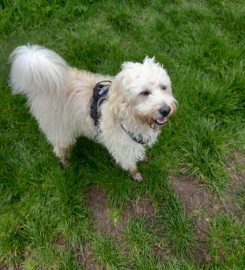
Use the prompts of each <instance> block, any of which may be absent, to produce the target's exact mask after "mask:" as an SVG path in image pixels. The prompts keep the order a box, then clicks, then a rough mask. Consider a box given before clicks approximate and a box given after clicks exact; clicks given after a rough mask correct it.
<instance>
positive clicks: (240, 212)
mask: <svg viewBox="0 0 245 270" xmlns="http://www.w3.org/2000/svg"><path fill="white" fill-rule="evenodd" d="M227 168H228V171H229V175H230V183H229V185H228V187H227V188H226V190H225V193H224V196H223V197H222V198H221V202H222V209H223V211H226V212H230V213H232V214H233V215H234V216H235V217H237V218H238V219H240V220H244V209H242V207H241V206H240V205H239V204H238V203H237V200H236V197H237V194H238V192H239V191H240V189H241V187H242V186H244V185H245V155H244V154H241V153H237V152H236V153H234V155H233V156H232V157H230V158H229V160H228V162H227Z"/></svg>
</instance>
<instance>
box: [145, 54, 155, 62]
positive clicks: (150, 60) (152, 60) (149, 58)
mask: <svg viewBox="0 0 245 270" xmlns="http://www.w3.org/2000/svg"><path fill="white" fill-rule="evenodd" d="M154 63H156V59H155V56H153V57H149V56H147V55H146V56H145V59H144V61H143V64H154Z"/></svg>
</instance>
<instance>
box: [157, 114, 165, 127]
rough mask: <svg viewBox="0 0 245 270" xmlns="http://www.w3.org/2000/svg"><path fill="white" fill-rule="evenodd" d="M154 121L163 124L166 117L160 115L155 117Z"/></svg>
mask: <svg viewBox="0 0 245 270" xmlns="http://www.w3.org/2000/svg"><path fill="white" fill-rule="evenodd" d="M156 122H157V124H158V125H163V124H164V123H165V122H166V119H165V117H163V116H161V117H159V118H157V119H156Z"/></svg>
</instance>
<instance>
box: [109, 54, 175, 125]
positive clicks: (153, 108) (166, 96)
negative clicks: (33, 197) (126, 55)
mask: <svg viewBox="0 0 245 270" xmlns="http://www.w3.org/2000/svg"><path fill="white" fill-rule="evenodd" d="M111 98H112V100H113V109H114V111H115V113H117V114H119V115H120V117H125V114H126V115H128V116H130V117H133V116H134V118H135V119H136V120H137V121H140V122H141V123H144V124H146V123H147V124H148V125H150V126H157V127H161V126H163V125H164V124H165V123H166V122H167V120H168V118H169V117H170V116H171V115H172V114H173V113H174V112H175V110H176V103H177V102H176V100H175V98H174V97H173V95H172V88H171V80H170V78H169V76H168V74H167V72H166V70H165V69H164V68H163V67H162V66H161V65H160V64H158V63H156V62H155V59H154V58H148V57H146V58H145V59H144V61H143V64H141V63H133V62H125V63H124V64H123V65H122V70H121V72H120V73H119V74H118V75H117V76H116V77H115V80H114V81H113V85H112V93H111Z"/></svg>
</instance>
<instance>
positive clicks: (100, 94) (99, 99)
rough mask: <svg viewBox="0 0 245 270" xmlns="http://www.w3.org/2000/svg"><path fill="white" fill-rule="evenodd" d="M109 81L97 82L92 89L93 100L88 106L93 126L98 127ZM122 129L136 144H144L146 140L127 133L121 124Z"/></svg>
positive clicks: (140, 136)
mask: <svg viewBox="0 0 245 270" xmlns="http://www.w3.org/2000/svg"><path fill="white" fill-rule="evenodd" d="M110 85H111V81H109V80H108V81H101V82H98V83H97V84H96V85H95V87H94V89H93V100H92V104H91V106H90V116H91V118H92V119H93V120H94V125H95V126H96V127H98V124H99V118H100V115H101V112H100V106H101V104H102V103H103V102H104V101H105V100H106V99H107V96H108V92H109V88H110ZM121 127H122V129H123V130H124V131H125V132H126V133H127V135H128V136H129V137H130V138H131V139H132V140H133V141H135V142H136V143H139V144H142V145H143V144H146V143H147V142H148V140H147V141H146V140H144V138H143V136H142V135H141V134H140V135H139V136H135V135H134V134H133V133H132V132H130V131H128V130H127V129H126V128H125V127H124V126H123V124H121Z"/></svg>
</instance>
